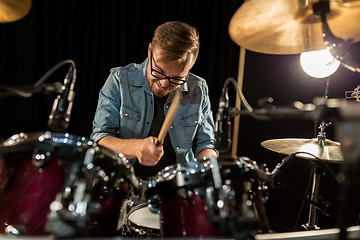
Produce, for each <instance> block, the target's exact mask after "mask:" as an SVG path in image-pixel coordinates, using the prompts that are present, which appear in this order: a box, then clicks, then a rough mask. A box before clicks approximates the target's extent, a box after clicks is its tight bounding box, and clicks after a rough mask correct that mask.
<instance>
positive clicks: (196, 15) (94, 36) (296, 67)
mask: <svg viewBox="0 0 360 240" xmlns="http://www.w3.org/2000/svg"><path fill="white" fill-rule="evenodd" d="M242 2H243V1H239V0H226V1H224V0H211V1H209V0H196V1H194V0H182V1H175V0H147V1H142V0H128V1H125V0H106V1H103V0H94V1H88V0H51V1H47V0H34V1H33V5H32V8H31V11H30V13H29V14H28V15H27V16H26V17H25V18H23V19H21V20H19V21H16V22H10V23H0V84H1V85H5V86H19V85H24V84H33V83H35V82H36V81H37V80H38V79H39V78H40V77H41V76H42V75H43V74H44V73H45V72H46V71H48V70H49V69H50V68H51V67H53V66H54V65H55V64H57V63H59V62H61V61H62V60H65V59H71V60H73V61H74V62H75V63H76V67H77V80H76V85H75V92H76V96H75V102H74V107H73V109H72V116H71V122H70V126H69V129H68V132H69V133H70V134H74V135H79V136H85V137H89V136H90V134H91V127H92V120H93V115H94V113H95V109H96V105H97V99H98V92H99V90H100V88H101V87H102V85H103V84H104V82H105V80H106V78H107V76H108V74H109V70H110V69H111V68H113V67H117V66H124V65H127V64H129V63H132V62H136V63H141V62H143V60H144V59H145V58H146V56H147V48H148V43H149V42H150V41H151V37H152V35H153V31H154V30H155V28H156V27H157V26H158V25H160V24H162V23H164V22H166V21H171V20H179V21H184V22H187V23H188V24H190V25H192V26H194V27H196V28H197V29H198V30H199V32H200V39H201V48H200V54H199V58H198V60H197V63H196V64H195V66H194V68H193V70H192V72H194V73H196V74H197V75H200V76H202V77H203V78H205V79H206V80H207V83H208V85H209V91H210V98H211V102H212V109H213V112H214V115H215V113H216V111H217V108H218V102H219V98H220V94H221V88H222V86H223V84H224V82H225V80H226V78H228V77H234V78H237V74H238V66H239V52H240V47H239V46H237V45H236V44H235V43H234V42H233V41H232V40H231V39H230V37H229V34H228V24H229V21H230V19H231V17H232V16H233V14H234V13H235V11H236V10H237V9H238V8H239V7H240V6H241V4H242ZM340 37H341V36H340ZM289 41H291V39H289ZM68 67H69V66H68V65H67V66H63V67H62V68H60V69H59V70H58V71H57V72H56V73H55V74H53V75H52V76H51V77H50V78H49V79H48V80H47V82H55V81H59V82H63V78H64V76H65V74H66V72H67V70H68ZM359 79H360V77H359V75H358V74H356V73H353V72H350V71H349V70H347V69H345V68H343V67H340V68H339V69H338V71H337V72H336V73H335V74H333V75H332V76H331V79H330V82H329V83H330V84H329V92H328V97H329V98H344V92H345V91H348V90H353V89H354V88H355V87H356V86H357V84H359ZM325 86H326V80H325V79H314V78H312V77H310V76H308V75H306V74H305V72H303V70H302V69H301V67H300V62H299V55H267V54H262V53H256V52H251V51H247V52H246V57H245V73H244V83H243V92H244V94H245V96H246V98H247V100H248V102H249V103H250V104H251V105H252V107H253V108H256V107H257V102H258V100H260V99H262V98H264V97H269V96H271V97H273V98H274V104H275V105H281V106H283V105H290V104H291V103H293V102H294V101H301V102H303V103H310V102H312V100H313V98H314V97H323V96H324V94H325ZM230 92H231V90H230ZM55 97H56V96H46V95H35V96H33V97H31V98H27V99H25V98H20V97H16V96H13V97H2V98H0V114H1V115H0V126H1V131H0V138H1V139H3V140H4V139H7V138H8V137H10V136H12V135H13V134H17V133H20V132H37V131H46V130H47V120H48V116H49V113H50V109H51V107H52V104H53V100H54V98H55ZM230 97H231V101H232V102H233V101H234V99H235V96H234V94H233V93H231V94H230ZM318 124H319V123H317V122H313V121H311V120H302V119H283V120H272V121H258V120H255V119H253V118H251V117H248V116H242V117H241V119H240V125H239V126H235V127H236V128H239V131H240V134H239V144H238V156H247V157H249V158H251V159H253V160H255V161H257V162H258V163H266V164H267V165H268V167H269V168H270V170H272V169H273V168H274V166H275V165H276V164H277V163H278V162H280V161H281V159H282V158H283V157H284V156H283V155H281V154H278V153H273V152H271V151H269V150H267V149H264V148H262V147H261V145H260V144H261V142H262V141H264V140H268V139H277V138H313V137H315V136H316V134H317V131H318V129H317V126H318ZM335 128H336V124H334V125H333V126H331V127H329V129H328V131H327V137H328V138H329V139H332V140H336V136H334V129H335ZM330 167H331V168H333V169H334V170H335V171H338V169H339V164H330ZM310 177H311V166H310V163H309V161H308V160H305V159H296V161H293V162H292V163H291V166H290V167H288V168H287V170H286V172H285V173H284V176H283V181H284V182H286V183H288V184H289V185H290V186H292V187H293V188H294V189H295V190H296V191H298V192H299V193H300V194H301V195H304V196H305V195H306V190H307V189H308V184H309V180H310ZM320 186H321V196H322V197H324V198H325V199H326V200H328V201H330V202H331V203H332V204H334V206H335V208H336V202H337V196H338V194H339V191H338V187H337V184H336V181H335V180H334V178H333V177H331V176H329V175H326V176H323V177H322V180H321V185H320ZM266 207H267V212H268V216H269V219H270V224H271V227H272V229H274V230H275V231H294V230H300V229H301V227H300V226H301V224H303V223H307V221H308V220H307V215H308V209H309V206H308V204H302V201H301V200H300V199H298V198H295V197H293V196H286V195H284V194H283V193H279V192H277V191H273V190H271V191H270V196H269V201H268V202H267V204H266ZM318 226H319V227H321V228H331V227H335V226H336V221H335V220H333V219H332V218H329V217H325V216H323V215H322V214H320V217H319V222H318Z"/></svg>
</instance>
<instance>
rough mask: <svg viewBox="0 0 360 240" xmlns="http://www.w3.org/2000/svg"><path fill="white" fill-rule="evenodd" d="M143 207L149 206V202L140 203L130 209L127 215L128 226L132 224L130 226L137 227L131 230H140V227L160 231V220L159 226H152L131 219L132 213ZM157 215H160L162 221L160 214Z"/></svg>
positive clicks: (153, 231) (152, 231) (154, 231)
mask: <svg viewBox="0 0 360 240" xmlns="http://www.w3.org/2000/svg"><path fill="white" fill-rule="evenodd" d="M143 208H148V203H140V204H139V205H136V206H134V207H132V208H131V209H130V211H129V212H128V214H127V217H126V221H127V223H128V224H127V225H128V226H129V225H130V226H129V227H133V228H135V229H131V230H135V231H136V230H139V229H138V228H139V227H140V228H142V229H145V230H150V232H151V233H160V225H161V223H160V222H159V228H151V227H148V226H144V225H138V224H136V223H135V222H133V221H131V219H130V216H131V214H133V213H134V212H136V211H137V210H139V209H143ZM149 211H150V212H151V213H153V212H152V211H151V210H150V209H149ZM153 214H156V213H153ZM156 215H158V216H159V221H160V214H156Z"/></svg>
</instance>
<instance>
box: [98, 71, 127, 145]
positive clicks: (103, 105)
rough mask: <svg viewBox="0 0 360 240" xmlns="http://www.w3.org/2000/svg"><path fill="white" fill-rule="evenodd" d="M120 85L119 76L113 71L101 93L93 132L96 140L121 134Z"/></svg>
mask: <svg viewBox="0 0 360 240" xmlns="http://www.w3.org/2000/svg"><path fill="white" fill-rule="evenodd" d="M119 87H120V84H119V80H118V78H117V77H116V76H115V74H114V72H111V73H110V75H109V77H108V78H107V80H106V82H105V84H104V86H103V87H102V89H101V90H100V93H99V100H98V105H97V109H96V112H95V117H94V120H93V128H92V134H91V138H92V139H93V140H94V141H95V142H98V141H100V139H102V138H103V137H105V136H115V137H117V136H118V135H119V126H120V116H119V108H120V99H121V98H120V89H119Z"/></svg>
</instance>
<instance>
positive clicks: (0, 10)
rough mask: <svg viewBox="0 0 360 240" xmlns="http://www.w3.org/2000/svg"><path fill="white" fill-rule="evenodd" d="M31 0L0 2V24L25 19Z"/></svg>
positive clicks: (3, 0)
mask: <svg viewBox="0 0 360 240" xmlns="http://www.w3.org/2000/svg"><path fill="white" fill-rule="evenodd" d="M30 8H31V0H0V23H5V22H13V21H17V20H19V19H21V18H23V17H25V16H26V15H27V14H28V13H29V11H30Z"/></svg>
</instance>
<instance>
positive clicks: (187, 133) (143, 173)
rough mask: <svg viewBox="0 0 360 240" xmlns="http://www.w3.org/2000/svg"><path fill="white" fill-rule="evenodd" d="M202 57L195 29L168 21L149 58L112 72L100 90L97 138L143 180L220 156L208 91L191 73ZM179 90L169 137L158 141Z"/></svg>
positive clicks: (158, 31)
mask: <svg viewBox="0 0 360 240" xmlns="http://www.w3.org/2000/svg"><path fill="white" fill-rule="evenodd" d="M198 53H199V34H198V31H197V30H196V29H195V28H193V27H191V26H189V25H188V24H186V23H183V22H177V21H173V22H167V23H164V24H162V25H160V26H159V27H158V28H157V29H156V30H155V33H154V36H153V39H152V42H151V43H150V44H149V47H148V58H147V59H146V60H145V61H144V62H143V63H141V64H134V63H133V64H129V65H127V66H126V67H118V68H114V69H111V71H110V75H109V77H108V79H107V81H106V82H105V85H104V86H103V88H102V89H101V91H100V94H99V101H98V106H97V110H96V114H95V118H94V121H93V133H92V135H91V137H92V138H93V139H94V140H95V141H96V142H98V143H99V144H100V145H103V146H105V147H107V148H109V149H111V150H113V151H115V152H118V153H122V154H124V156H125V157H126V158H127V159H131V161H132V162H133V164H134V165H133V166H134V169H135V174H136V175H137V176H138V177H140V178H142V179H147V178H148V177H150V176H154V175H156V174H157V173H158V172H159V171H160V170H161V169H163V168H164V167H166V166H169V165H173V164H176V163H184V162H185V161H192V160H194V158H197V159H200V158H203V157H205V158H210V156H211V155H215V156H217V152H216V151H215V150H214V120H213V116H212V111H211V108H210V101H209V96H208V87H207V84H206V82H205V80H204V79H202V78H200V77H198V76H196V75H194V74H192V73H190V72H189V71H190V69H191V68H192V67H193V65H194V64H195V61H196V58H197V56H198ZM175 90H179V91H181V95H182V98H181V101H180V104H179V106H178V109H177V113H176V115H175V117H174V119H173V121H172V123H171V125H170V127H169V132H168V134H167V135H166V137H165V138H164V141H162V142H161V143H158V138H157V137H156V136H158V134H159V131H160V129H161V126H162V124H163V122H164V118H165V116H166V113H167V111H168V109H169V107H170V105H171V103H172V100H173V98H174V96H175Z"/></svg>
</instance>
